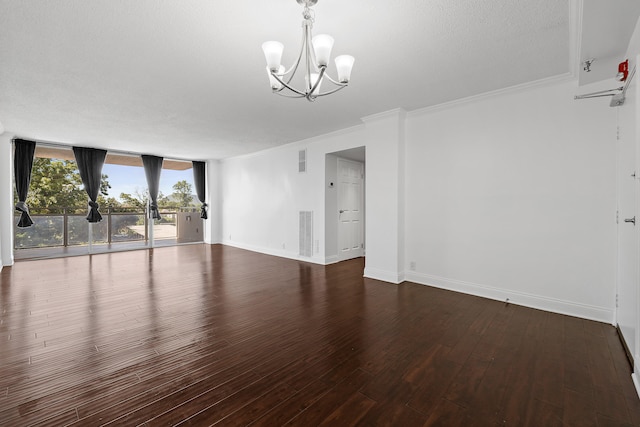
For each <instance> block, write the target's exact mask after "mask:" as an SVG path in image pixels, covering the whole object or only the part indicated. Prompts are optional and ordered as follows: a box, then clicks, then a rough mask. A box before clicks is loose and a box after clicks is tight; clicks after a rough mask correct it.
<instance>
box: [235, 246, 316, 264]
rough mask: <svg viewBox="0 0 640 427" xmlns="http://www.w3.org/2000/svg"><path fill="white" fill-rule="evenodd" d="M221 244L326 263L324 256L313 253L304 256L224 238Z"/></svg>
mask: <svg viewBox="0 0 640 427" xmlns="http://www.w3.org/2000/svg"><path fill="white" fill-rule="evenodd" d="M222 244H223V245H226V246H233V247H234V248H238V249H245V250H247V251H251V252H258V253H261V254H265V255H273V256H278V257H281V258H288V259H294V260H296V261H304V262H310V263H313V264H320V265H325V264H326V263H325V260H324V258H323V257H320V256H317V255H314V256H312V257H304V256H300V255H298V254H297V253H295V252H290V251H287V250H285V249H273V248H265V247H261V246H255V245H247V244H244V243H239V242H233V241H230V240H224V241H223V242H222Z"/></svg>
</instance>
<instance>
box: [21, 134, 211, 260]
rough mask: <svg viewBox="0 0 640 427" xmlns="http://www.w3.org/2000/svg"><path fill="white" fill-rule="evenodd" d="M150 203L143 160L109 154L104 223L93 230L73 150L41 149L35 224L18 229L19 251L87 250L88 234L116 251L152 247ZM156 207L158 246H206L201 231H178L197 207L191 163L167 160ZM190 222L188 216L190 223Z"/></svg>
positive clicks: (102, 198)
mask: <svg viewBox="0 0 640 427" xmlns="http://www.w3.org/2000/svg"><path fill="white" fill-rule="evenodd" d="M147 199H148V192H147V183H146V179H145V174H144V169H143V167H142V161H141V159H140V157H139V156H129V155H124V154H112V153H108V154H107V158H106V161H105V164H104V166H103V169H102V180H101V186H100V194H99V196H98V204H99V205H100V212H101V213H102V216H103V220H102V221H101V222H99V223H95V224H93V226H92V230H91V231H89V225H88V223H87V220H86V219H85V217H86V214H87V194H86V192H85V191H84V189H83V187H82V181H81V179H80V174H79V171H78V168H77V165H76V162H75V159H74V156H73V152H72V150H71V149H70V148H69V149H66V148H57V147H48V146H40V145H38V146H37V148H36V154H35V159H34V164H33V170H32V174H31V185H30V191H29V195H28V199H27V205H28V206H29V209H30V212H31V217H32V218H33V221H34V225H32V226H31V227H28V228H18V227H14V230H15V234H14V236H15V239H14V242H15V244H14V246H15V249H18V250H19V249H33V248H45V247H74V246H76V247H77V246H83V245H88V243H89V236H90V235H91V236H92V238H91V242H92V244H93V245H109V246H110V248H111V249H116V250H117V249H126V248H127V247H126V244H137V245H138V246H141V245H142V246H144V245H148V243H149V238H150V234H151V233H150V224H149V221H150V220H149V219H148V216H147V215H146V211H147ZM16 200H17V199H16ZM158 206H159V208H160V212H161V216H162V218H161V219H160V220H154V224H153V233H152V235H153V239H154V241H157V242H159V243H161V244H175V243H183V242H187V241H202V227H199V234H198V233H196V234H194V233H193V232H190V231H189V230H187V231H189V232H188V233H186V232H182V233H181V231H184V230H180V227H181V225H180V218H181V216H183V215H184V214H185V213H187V214H188V213H191V212H195V211H196V210H197V209H198V208H199V202H198V200H197V197H196V195H195V188H194V183H193V170H192V164H191V162H186V161H179V160H167V159H165V161H164V163H163V170H162V174H161V179H160V193H159V197H158ZM192 217H194V215H189V220H191V219H192ZM17 218H18V216H16V221H15V223H17ZM188 225H190V224H188ZM183 228H184V226H183ZM185 233H186V234H185ZM185 235H188V238H185V237H184V236H185Z"/></svg>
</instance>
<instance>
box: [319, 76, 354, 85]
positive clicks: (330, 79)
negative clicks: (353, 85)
mask: <svg viewBox="0 0 640 427" xmlns="http://www.w3.org/2000/svg"><path fill="white" fill-rule="evenodd" d="M324 76H325V77H326V78H327V79H329V81H331V83H333V84H334V85H337V86H347V85H348V84H349V83H341V82H337V81H335V80H333V79H332V78H331V76H330V75H329V74H325V75H324Z"/></svg>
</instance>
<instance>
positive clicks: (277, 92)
mask: <svg viewBox="0 0 640 427" xmlns="http://www.w3.org/2000/svg"><path fill="white" fill-rule="evenodd" d="M273 93H275V94H276V95H280V96H284V97H285V98H306V97H307V96H306V95H287V94H286V93H281V92H280V91H275V92H273Z"/></svg>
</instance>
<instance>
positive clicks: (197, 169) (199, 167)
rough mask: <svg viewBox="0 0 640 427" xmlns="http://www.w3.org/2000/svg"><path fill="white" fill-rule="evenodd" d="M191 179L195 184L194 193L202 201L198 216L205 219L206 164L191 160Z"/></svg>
mask: <svg viewBox="0 0 640 427" xmlns="http://www.w3.org/2000/svg"><path fill="white" fill-rule="evenodd" d="M193 181H194V183H195V185H196V194H197V195H198V200H200V203H202V206H201V207H200V218H202V219H207V206H208V205H207V204H206V203H205V200H206V196H205V195H206V191H205V190H206V164H205V162H196V161H193Z"/></svg>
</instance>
